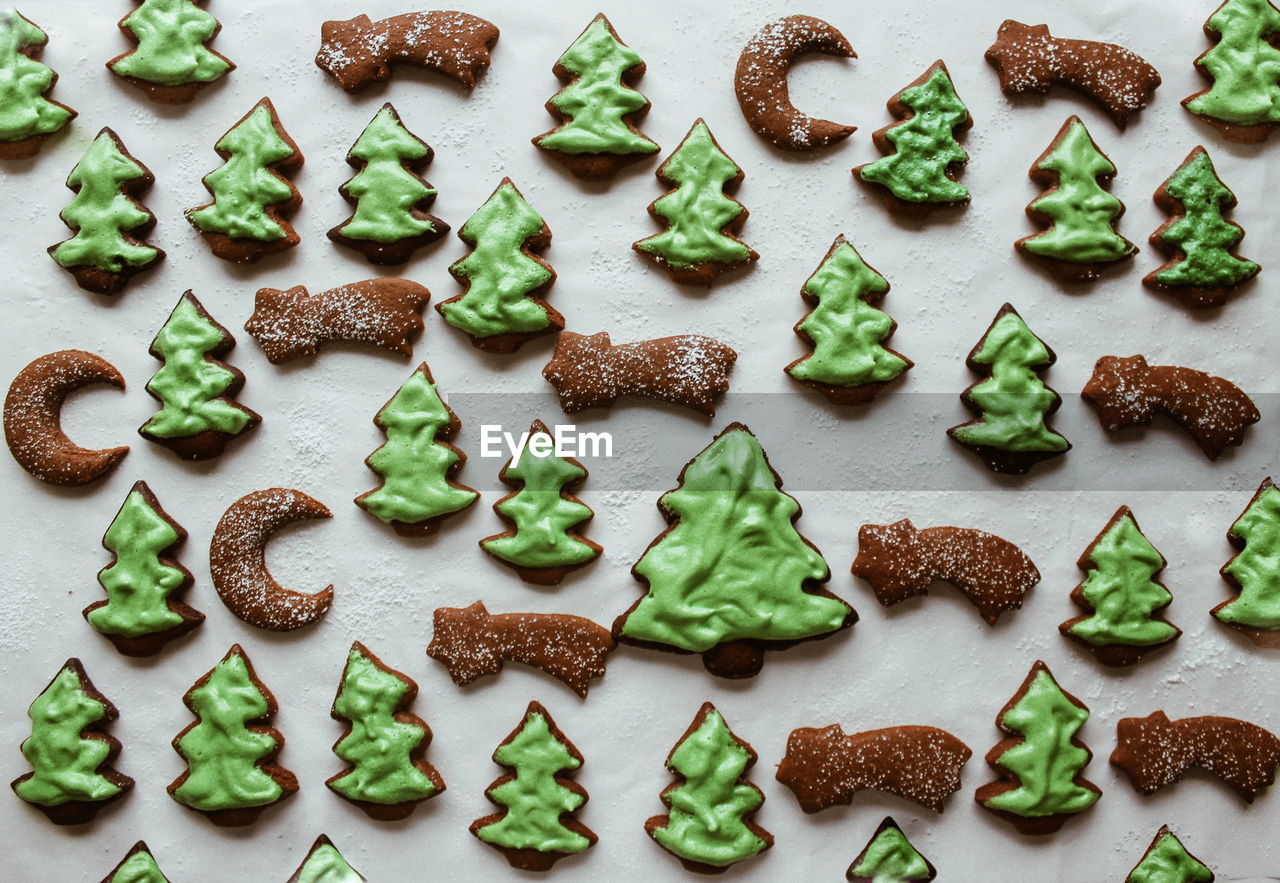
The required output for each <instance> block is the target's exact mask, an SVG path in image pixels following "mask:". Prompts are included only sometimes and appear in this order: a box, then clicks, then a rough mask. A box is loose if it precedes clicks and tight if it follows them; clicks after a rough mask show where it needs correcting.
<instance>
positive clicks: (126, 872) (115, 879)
mask: <svg viewBox="0 0 1280 883" xmlns="http://www.w3.org/2000/svg"><path fill="white" fill-rule="evenodd" d="M102 883H169V878H168V877H166V876H165V875H164V873H163V872H162V871H161V870H160V866H159V865H158V864H156V860H155V857H154V856H152V855H151V850H150V849H148V848H147V844H146V843H144V842H143V841H141V840H139V841H138V842H137V843H135V844H133V848H132V849H130V850H129V851H128V852H127V853H125V856H124V858H122V859H121V860H120V863H119V864H118V865H116V866H115V867H114V868H112V869H111V871H110V872H109V873H108V874H107V876H105V877H103V878H102Z"/></svg>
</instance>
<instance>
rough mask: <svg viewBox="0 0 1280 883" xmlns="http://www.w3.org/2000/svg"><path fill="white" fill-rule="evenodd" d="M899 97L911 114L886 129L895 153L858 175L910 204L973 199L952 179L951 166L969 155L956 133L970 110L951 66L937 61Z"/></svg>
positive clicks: (884, 136) (886, 134)
mask: <svg viewBox="0 0 1280 883" xmlns="http://www.w3.org/2000/svg"><path fill="white" fill-rule="evenodd" d="M894 101H895V103H901V104H902V105H904V106H905V107H906V108H907V110H908V111H909V112H910V116H908V117H907V118H906V119H904V120H903V121H902V122H900V123H898V124H896V125H894V126H890V127H889V128H888V129H885V130H884V132H883V138H884V140H885V141H887V142H888V143H889V144H890V145H891V146H892V147H893V150H894V152H893V153H891V154H889V155H888V156H885V157H882V158H881V159H878V160H876V161H875V162H873V163H869V164H867V165H865V166H860V167H859V168H858V169H857V175H858V176H859V177H860V178H861V179H862V180H863V181H867V182H870V183H872V184H880V185H881V186H883V187H885V188H887V189H888V190H889V192H890V193H892V194H893V195H894V196H895V197H897V198H898V199H901V200H903V201H904V202H913V203H938V204H948V203H957V202H964V201H965V200H967V199H968V198H969V191H968V189H967V188H966V187H965V186H964V185H963V184H960V183H958V182H956V181H953V180H951V178H950V177H948V176H947V170H948V168H950V167H952V166H954V165H956V164H959V163H963V162H966V161H967V160H968V159H969V155H968V154H967V153H965V152H964V149H963V148H962V147H961V146H960V145H959V143H957V142H956V139H955V134H954V132H955V129H956V128H958V127H962V126H963V127H966V128H967V127H968V125H969V109H968V108H967V107H965V106H964V102H963V101H961V100H960V96H958V95H956V90H955V87H954V86H953V85H952V84H951V77H950V76H949V75H948V74H947V68H946V66H945V65H944V64H943V63H942V62H940V61H939V62H937V63H936V64H934V65H933V67H931V68H930V69H929V70H928V71H926V72H925V74H924V76H922V77H921V78H920V79H919V80H917V81H916V82H915V83H914V84H912V85H911V86H908V87H907V88H906V89H903V90H902V91H901V92H899V93H898V94H897V95H896V96H895V99H894Z"/></svg>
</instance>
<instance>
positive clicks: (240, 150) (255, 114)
mask: <svg viewBox="0 0 1280 883" xmlns="http://www.w3.org/2000/svg"><path fill="white" fill-rule="evenodd" d="M276 124H277V120H276V119H275V116H274V114H273V113H272V111H271V110H270V105H268V104H267V103H266V99H263V101H261V102H259V103H258V105H257V106H256V107H255V108H254V109H253V110H252V111H250V112H249V115H248V116H247V117H245V118H244V119H243V120H241V121H240V122H239V123H237V124H236V125H235V126H234V127H232V128H231V130H230V131H229V132H227V134H225V135H223V136H222V138H221V139H220V140H219V141H218V143H217V144H216V145H214V148H215V149H216V150H217V151H218V154H219V155H220V156H222V157H223V158H224V159H225V160H226V162H225V163H224V164H223V165H222V166H221V167H220V168H217V169H214V170H213V171H212V172H210V173H209V174H207V175H205V177H204V185H205V187H207V188H208V189H209V192H210V193H212V194H213V203H212V204H210V205H207V206H204V207H202V208H197V209H191V210H190V211H188V212H187V217H188V218H189V219H190V220H191V223H193V224H195V225H196V228H197V229H199V230H200V231H202V232H204V233H222V234H224V235H226V236H229V237H232V238H234V239H253V240H257V241H258V242H275V241H277V240H280V239H284V238H286V237H287V236H288V235H289V233H288V231H287V230H286V229H285V227H284V226H282V225H281V224H280V222H279V221H278V220H277V219H275V218H273V217H272V216H271V214H270V212H268V211H267V209H268V208H269V207H271V206H273V205H277V204H279V203H283V202H288V201H289V200H291V199H293V198H294V190H293V188H292V187H291V186H289V183H288V182H287V181H285V180H284V179H283V178H281V177H280V176H279V175H278V174H276V173H275V172H274V171H273V170H272V169H271V168H270V167H271V166H272V165H275V164H277V163H283V162H285V161H286V160H289V159H291V158H293V157H294V156H296V154H297V151H296V150H295V149H294V148H293V147H291V146H290V145H289V143H288V142H286V141H285V140H284V138H282V137H281V136H280V132H279V130H278V129H277V128H276Z"/></svg>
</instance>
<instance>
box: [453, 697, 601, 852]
mask: <svg viewBox="0 0 1280 883" xmlns="http://www.w3.org/2000/svg"><path fill="white" fill-rule="evenodd" d="M493 760H494V762H495V763H499V764H501V765H502V766H504V767H509V768H511V769H514V770H515V776H514V778H512V779H511V780H510V781H508V782H505V783H504V784H501V785H498V786H497V787H495V788H490V789H489V790H488V792H486V793H487V794H488V795H489V796H490V797H491V798H492V799H493V800H495V801H497V802H498V803H499V804H500V805H501V806H504V807H506V810H507V811H506V812H505V813H504V814H503V815H502V818H500V819H498V820H497V821H495V822H493V823H492V824H489V825H485V826H483V827H481V828H477V829H475V833H476V836H477V837H479V838H480V839H481V840H483V841H484V842H485V843H492V844H493V845H494V846H498V847H502V848H504V849H533V850H536V851H538V852H566V853H575V852H582V851H583V850H584V849H586V848H587V847H588V846H590V845H591V840H590V839H588V838H587V837H584V836H583V835H582V834H579V833H578V832H577V831H572V830H570V829H569V828H566V827H565V826H564V825H562V824H561V823H560V817H561V816H562V815H565V814H566V813H571V812H573V811H575V810H576V809H578V808H579V807H580V806H582V804H584V803H586V798H585V797H583V796H582V795H581V794H579V793H577V792H576V791H573V790H571V789H569V788H566V787H565V786H564V785H563V784H561V782H560V780H559V779H557V778H556V773H558V772H560V771H562V770H576V769H577V768H578V767H580V766H582V761H580V760H579V759H578V758H576V757H574V756H573V754H572V753H571V752H570V751H569V749H568V748H566V747H565V745H564V743H563V742H561V741H560V740H559V739H557V738H556V735H555V733H553V732H552V730H551V726H550V724H549V723H548V721H547V719H546V717H545V716H543V715H542V714H540V713H538V712H537V711H530V712H529V713H528V714H526V715H525V719H524V724H523V725H522V726H521V727H520V731H519V732H518V733H516V734H515V736H514V737H513V738H512V739H511V740H510V741H508V742H505V743H503V744H502V745H500V746H499V747H498V750H497V751H495V752H494V753H493Z"/></svg>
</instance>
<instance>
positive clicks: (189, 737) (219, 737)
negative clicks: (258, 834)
mask: <svg viewBox="0 0 1280 883" xmlns="http://www.w3.org/2000/svg"><path fill="white" fill-rule="evenodd" d="M182 701H183V703H184V704H185V705H186V706H187V708H189V709H190V710H191V713H192V714H194V715H195V716H196V720H195V723H192V724H190V725H189V726H188V727H187V728H186V729H185V730H183V731H182V732H181V733H179V734H178V735H177V736H176V737H175V738H174V740H173V748H174V750H175V751H177V752H178V753H179V754H181V755H182V757H183V758H184V759H185V760H186V761H187V769H186V771H185V772H184V773H183V774H182V775H180V776H178V778H176V779H174V780H173V782H171V783H170V784H169V788H168V790H169V796H170V797H172V798H173V799H174V800H176V801H178V803H181V804H182V805H183V806H186V807H189V808H190V809H193V810H195V811H196V812H198V813H201V814H202V815H204V816H205V818H207V819H209V821H211V822H213V823H214V824H215V825H219V826H226V827H238V826H241V825H251V824H253V823H254V822H255V821H257V819H258V816H260V815H261V814H262V812H263V810H265V809H266V808H267V807H269V806H272V805H273V804H276V803H279V802H280V801H281V800H284V799H285V798H286V797H289V796H290V795H292V794H293V793H294V792H295V791H297V790H298V780H297V779H296V778H294V775H293V773H291V772H289V771H288V770H287V769H285V768H284V767H282V766H280V765H279V764H278V763H276V762H275V757H276V755H277V754H279V753H280V749H281V748H283V747H284V736H282V735H280V733H279V732H278V731H276V730H275V729H273V728H272V727H271V726H270V723H269V721H270V719H271V718H272V717H274V716H275V713H276V699H275V697H274V696H272V695H271V691H270V690H268V689H267V688H266V687H265V686H264V685H263V683H262V682H261V681H260V680H258V676H257V675H256V674H255V673H254V671H253V664H252V663H250V662H249V657H248V656H246V655H245V652H244V650H243V649H241V647H240V645H239V644H236V645H234V646H233V647H232V648H231V649H230V650H229V651H228V652H227V655H226V656H224V657H222V661H221V662H219V663H218V664H217V665H215V666H214V667H213V668H211V669H210V670H209V671H208V672H206V673H205V675H204V676H203V677H202V678H200V680H198V681H196V682H195V684H193V685H192V687H191V689H190V690H188V691H187V694H186V695H185V696H183V697H182Z"/></svg>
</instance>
